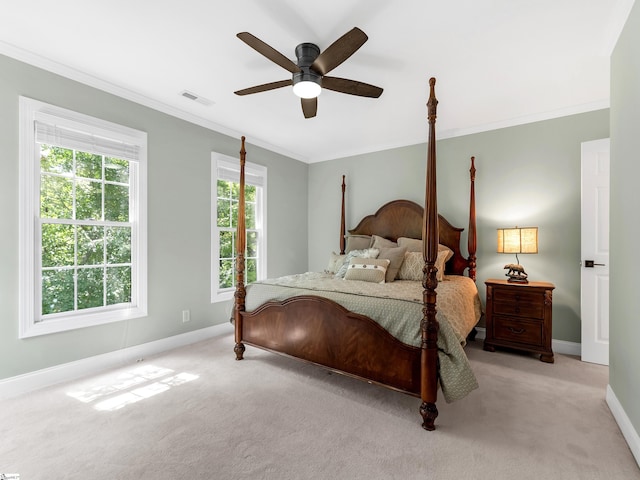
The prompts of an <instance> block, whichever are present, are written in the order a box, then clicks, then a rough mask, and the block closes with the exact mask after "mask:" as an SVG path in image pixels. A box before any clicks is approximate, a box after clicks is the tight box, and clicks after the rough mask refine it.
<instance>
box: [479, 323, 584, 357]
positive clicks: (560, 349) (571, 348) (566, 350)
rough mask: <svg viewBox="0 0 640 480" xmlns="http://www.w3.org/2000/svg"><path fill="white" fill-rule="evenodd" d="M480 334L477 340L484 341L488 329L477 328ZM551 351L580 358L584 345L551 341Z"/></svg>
mask: <svg viewBox="0 0 640 480" xmlns="http://www.w3.org/2000/svg"><path fill="white" fill-rule="evenodd" d="M476 330H477V331H478V334H477V335H476V339H478V340H484V339H485V337H486V336H487V329H486V328H484V327H476ZM551 349H552V350H553V353H561V354H563V355H575V356H578V357H579V356H580V355H581V351H582V344H580V343H576V342H567V341H565V340H551Z"/></svg>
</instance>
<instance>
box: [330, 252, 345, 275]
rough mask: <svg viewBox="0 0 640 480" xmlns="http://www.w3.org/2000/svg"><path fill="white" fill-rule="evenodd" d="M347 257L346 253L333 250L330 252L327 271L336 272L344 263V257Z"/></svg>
mask: <svg viewBox="0 0 640 480" xmlns="http://www.w3.org/2000/svg"><path fill="white" fill-rule="evenodd" d="M346 257H347V256H346V255H340V254H339V253H336V252H331V253H330V254H329V263H328V264H327V268H326V269H325V272H327V273H336V272H337V271H338V270H339V269H340V267H341V266H342V264H343V263H344V259H345V258H346Z"/></svg>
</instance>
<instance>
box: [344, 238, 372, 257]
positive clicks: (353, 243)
mask: <svg viewBox="0 0 640 480" xmlns="http://www.w3.org/2000/svg"><path fill="white" fill-rule="evenodd" d="M344 238H346V239H347V245H346V247H345V249H344V250H345V252H347V253H349V252H350V251H351V250H363V249H365V248H370V247H371V242H372V239H371V236H370V235H345V236H344Z"/></svg>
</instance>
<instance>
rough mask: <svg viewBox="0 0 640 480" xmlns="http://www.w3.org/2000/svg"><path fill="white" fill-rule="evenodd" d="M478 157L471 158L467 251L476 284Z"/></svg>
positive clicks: (471, 273)
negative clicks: (476, 162)
mask: <svg viewBox="0 0 640 480" xmlns="http://www.w3.org/2000/svg"><path fill="white" fill-rule="evenodd" d="M475 159H476V157H471V168H470V169H469V173H470V176H471V190H470V192H471V193H470V194H469V236H468V237H467V250H468V251H469V278H471V279H472V280H473V281H474V282H475V280H476V249H477V235H476V187H475V183H476V166H475V164H474V161H475Z"/></svg>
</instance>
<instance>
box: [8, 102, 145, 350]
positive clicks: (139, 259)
mask: <svg viewBox="0 0 640 480" xmlns="http://www.w3.org/2000/svg"><path fill="white" fill-rule="evenodd" d="M19 112H20V113H19V118H20V127H19V150H20V151H19V163H20V165H19V170H20V171H19V176H20V180H19V182H20V186H19V189H20V194H19V197H20V198H19V237H20V246H19V277H20V278H19V315H18V317H19V332H18V334H19V338H29V337H35V336H39V335H47V334H51V333H56V332H63V331H68V330H75V329H78V328H85V327H90V326H95V325H102V324H106V323H113V322H118V321H122V320H127V319H133V318H139V317H144V316H146V315H147V134H146V132H142V131H139V130H135V129H132V128H129V127H125V126H122V125H118V124H115V123H112V122H108V121H105V120H101V119H98V118H95V117H91V116H89V115H84V114H81V113H78V112H75V111H72V110H68V109H65V108H62V107H58V106H55V105H50V104H47V103H44V102H41V101H38V100H34V99H31V98H28V97H23V96H21V97H20V98H19ZM36 122H44V123H47V124H49V125H55V126H61V127H62V128H65V129H69V130H73V131H76V132H80V135H81V136H83V137H95V138H96V139H97V143H98V144H100V143H102V142H105V143H104V145H103V146H100V147H97V149H98V151H93V152H92V153H97V154H103V155H107V156H117V155H116V154H114V153H113V151H109V145H111V146H115V147H116V148H119V144H122V145H125V146H126V147H130V146H133V147H135V151H136V154H135V156H136V157H137V158H136V160H132V159H130V158H129V159H127V160H129V166H130V176H131V179H130V186H129V188H130V191H129V195H130V199H131V200H130V201H131V202H132V204H131V207H130V218H129V222H130V223H131V228H132V231H131V263H132V271H131V287H132V288H131V302H129V303H127V304H124V305H123V304H119V305H107V306H102V307H94V308H92V309H89V310H87V311H83V310H75V311H72V312H68V313H58V314H55V315H51V316H50V317H49V318H47V319H43V318H42V305H41V304H40V305H39V304H38V302H40V303H41V296H42V268H41V261H42V256H41V251H40V250H41V239H40V231H39V229H40V225H41V223H40V147H39V144H38V143H36ZM52 122H53V123H52ZM101 148H102V149H105V150H103V151H99V149H101ZM77 150H82V149H81V148H77Z"/></svg>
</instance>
